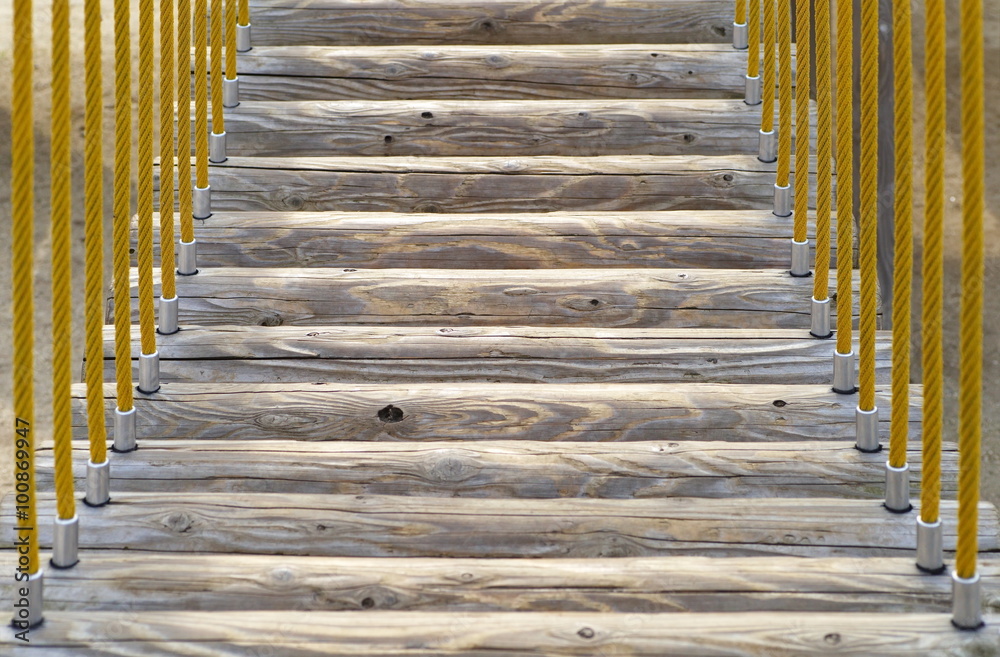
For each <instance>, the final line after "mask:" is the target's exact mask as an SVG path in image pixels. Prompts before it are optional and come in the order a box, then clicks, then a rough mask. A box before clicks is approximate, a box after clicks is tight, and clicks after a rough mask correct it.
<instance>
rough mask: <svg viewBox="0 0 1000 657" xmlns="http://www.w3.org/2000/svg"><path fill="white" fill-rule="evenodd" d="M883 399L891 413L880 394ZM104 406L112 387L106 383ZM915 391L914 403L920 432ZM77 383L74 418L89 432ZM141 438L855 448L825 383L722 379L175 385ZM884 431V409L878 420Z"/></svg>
mask: <svg viewBox="0 0 1000 657" xmlns="http://www.w3.org/2000/svg"><path fill="white" fill-rule="evenodd" d="M878 390H879V397H878V405H879V406H881V407H882V408H888V399H887V398H886V393H887V389H886V388H885V387H879V389H878ZM104 392H105V400H106V403H107V407H108V412H109V413H110V412H111V409H112V408H113V407H114V403H115V402H114V387H113V386H112V385H110V384H109V385H107V386H106V387H105V391H104ZM920 392H921V391H920V389H919V388H916V389H915V390H914V394H913V396H912V398H911V412H910V426H911V436H912V437H913V438H914V439H918V438H919V428H920V427H919V422H920V403H921V396H920ZM84 395H85V390H84V388H83V386H82V385H76V386H74V388H73V396H74V401H73V407H74V414H73V423H74V431H75V434H76V436H77V437H79V438H82V437H84V431H85V426H86V422H85V419H84ZM136 406H137V408H138V409H139V410H138V420H137V421H138V423H139V436H140V439H147V440H149V439H184V440H240V441H243V440H313V441H326V440H335V441H342V440H354V441H410V440H421V441H427V440H460V441H468V440H518V441H528V440H538V441H588V442H590V441H626V442H630V441H646V440H652V441H663V440H668V441H684V440H697V441H703V440H724V441H732V442H746V441H761V442H781V441H799V440H842V441H849V443H848V444H853V441H854V438H855V431H856V427H855V418H854V413H855V408H856V406H857V399H856V398H855V397H854V396H852V395H838V394H836V393H834V392H832V391H831V389H830V387H829V385H817V386H790V385H774V386H767V385H756V386H746V385H725V384H698V383H687V384H678V383H670V384H626V383H622V384H614V385H609V384H604V383H600V384H586V383H574V384H563V385H551V384H532V383H522V384H501V383H461V384H442V383H413V384H406V385H394V386H393V385H364V384H333V383H312V384H308V383H304V384H234V383H213V384H201V385H199V384H194V383H189V384H171V383H165V384H163V386H162V388H161V389H160V391H159V392H157V393H156V394H153V395H137V396H136ZM881 420H882V423H883V424H882V426H883V427H884V429H883V435H885V432H886V431H887V428H888V423H889V418H888V413H882V415H881Z"/></svg>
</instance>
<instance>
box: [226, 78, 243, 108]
mask: <svg viewBox="0 0 1000 657" xmlns="http://www.w3.org/2000/svg"><path fill="white" fill-rule="evenodd" d="M239 104H240V78H239V76H236V77H235V78H232V79H229V78H225V79H223V80H222V106H223V107H236V106H237V105H239Z"/></svg>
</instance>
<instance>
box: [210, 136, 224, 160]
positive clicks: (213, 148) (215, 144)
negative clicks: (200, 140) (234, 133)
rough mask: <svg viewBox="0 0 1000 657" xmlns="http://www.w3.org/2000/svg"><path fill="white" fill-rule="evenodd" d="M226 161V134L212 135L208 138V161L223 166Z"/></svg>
mask: <svg viewBox="0 0 1000 657" xmlns="http://www.w3.org/2000/svg"><path fill="white" fill-rule="evenodd" d="M226 159H227V158H226V133H225V132H213V133H211V134H210V135H209V136H208V161H209V162H212V163H214V164H222V163H223V162H225V161H226Z"/></svg>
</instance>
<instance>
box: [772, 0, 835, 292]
mask: <svg viewBox="0 0 1000 657" xmlns="http://www.w3.org/2000/svg"><path fill="white" fill-rule="evenodd" d="M810 13H811V12H810V11H809V0H796V3H795V18H796V25H795V58H796V59H795V76H796V77H795V177H794V179H793V182H794V186H795V192H794V195H793V198H794V207H793V208H791V210H792V218H793V219H792V221H793V231H792V245H791V266H790V267H789V273H790V274H791V275H792V276H796V277H805V276H809V275H810V271H809V139H810V136H811V132H810V126H809V91H810V87H811V86H812V71H811V70H810V69H811V68H812V44H811V37H810V34H811V32H812V19H811V17H810ZM788 58H789V60H791V46H790V45H789V55H788ZM788 64H789V72H788V78H787V80H785V84H787V85H788V87H791V86H792V80H791V61H789V62H788ZM788 95H789V100H790V97H791V89H789V90H788ZM789 139H791V126H789ZM827 166H829V162H827ZM775 185H778V182H777V181H776V182H775ZM778 189H779V187H777V186H776V187H775V194H777V193H778ZM776 199H777V197H776ZM775 214H777V211H776V212H775ZM817 230H818V228H817ZM828 266H829V265H828Z"/></svg>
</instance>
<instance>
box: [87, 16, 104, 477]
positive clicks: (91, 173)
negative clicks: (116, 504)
mask: <svg viewBox="0 0 1000 657" xmlns="http://www.w3.org/2000/svg"><path fill="white" fill-rule="evenodd" d="M84 58H85V71H84V82H85V87H86V91H85V101H86V102H85V108H84V123H85V131H84V139H85V144H84V154H83V158H84V165H83V168H84V177H85V180H84V217H85V218H84V221H85V227H86V228H85V231H86V236H85V238H84V247H85V250H86V263H85V266H84V278H85V279H86V282H85V284H84V288H85V289H84V311H83V312H84V315H85V319H84V324H85V332H86V348H85V355H86V359H87V362H86V369H87V372H86V379H87V434H88V436H89V438H90V460H91V461H92V462H93V463H104V462H105V461H107V435H108V434H107V426H106V425H105V421H104V354H103V351H104V336H103V328H104V316H103V313H102V307H103V306H104V178H103V177H104V154H103V151H102V149H103V143H104V132H103V126H102V121H103V119H104V115H103V109H104V108H103V103H104V98H103V79H102V75H101V0H85V2H84Z"/></svg>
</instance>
